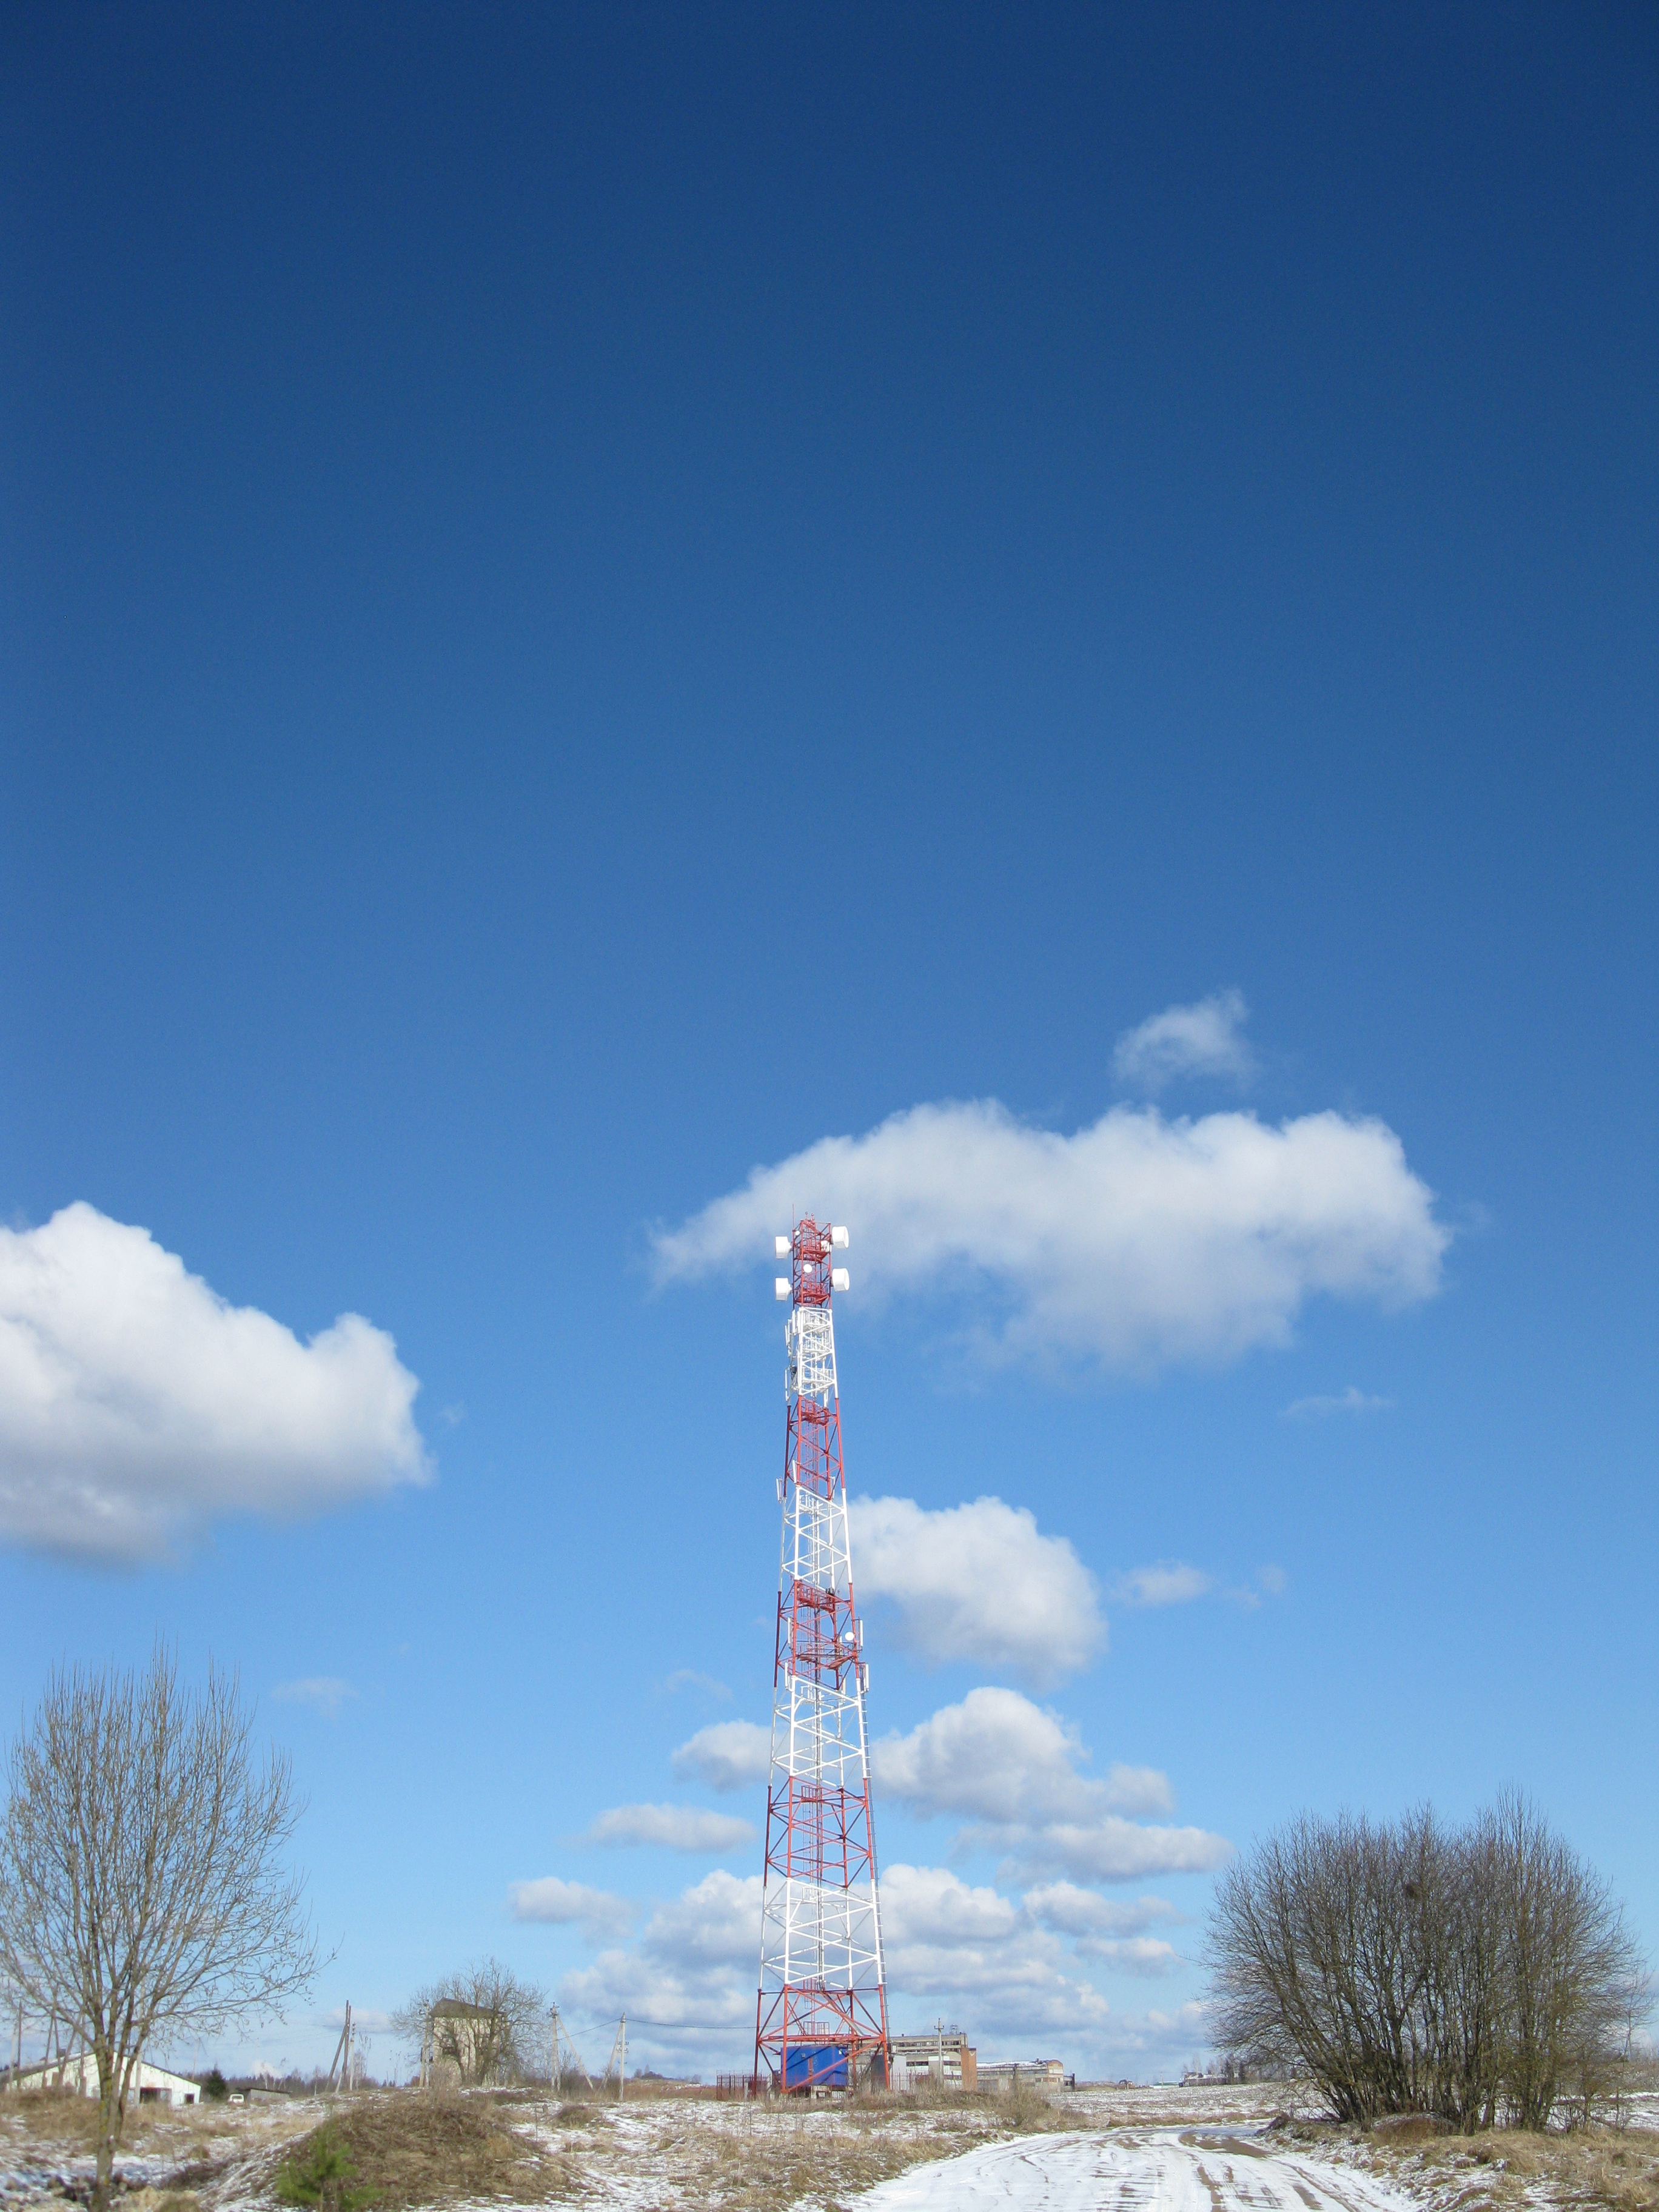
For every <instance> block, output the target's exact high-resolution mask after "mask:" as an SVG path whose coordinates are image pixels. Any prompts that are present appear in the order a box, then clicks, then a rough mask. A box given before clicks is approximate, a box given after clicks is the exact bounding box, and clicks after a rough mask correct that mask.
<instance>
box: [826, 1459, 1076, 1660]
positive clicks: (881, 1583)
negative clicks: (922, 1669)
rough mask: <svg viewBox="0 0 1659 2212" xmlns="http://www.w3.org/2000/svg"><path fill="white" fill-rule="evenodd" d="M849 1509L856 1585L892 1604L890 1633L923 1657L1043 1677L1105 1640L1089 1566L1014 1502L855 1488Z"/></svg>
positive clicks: (869, 1595) (867, 1594)
mask: <svg viewBox="0 0 1659 2212" xmlns="http://www.w3.org/2000/svg"><path fill="white" fill-rule="evenodd" d="M850 1511H851V1521H852V1541H853V1561H854V1575H855V1578H856V1586H857V1589H858V1591H859V1595H860V1597H861V1598H875V1599H878V1600H881V1601H885V1602H886V1603H888V1604H890V1605H891V1607H893V1613H894V1621H893V1629H892V1633H893V1636H894V1639H895V1641H896V1642H897V1643H898V1644H901V1645H902V1646H903V1647H904V1648H905V1649H906V1650H910V1651H914V1652H915V1654H916V1655H917V1656H918V1657H920V1658H921V1659H924V1660H926V1661H927V1662H929V1663H930V1664H932V1665H939V1664H940V1663H942V1662H946V1661H949V1660H957V1659H967V1660H972V1661H974V1662H976V1663H977V1664H979V1665H981V1666H985V1667H1005V1666H1006V1667H1009V1668H1012V1669H1013V1670H1014V1672H1015V1673H1017V1674H1021V1675H1023V1676H1024V1678H1025V1679H1026V1680H1028V1681H1030V1682H1033V1683H1035V1684H1036V1685H1037V1686H1046V1685H1047V1684H1048V1683H1050V1682H1054V1681H1057V1680H1059V1679H1060V1676H1061V1675H1063V1674H1075V1673H1076V1672H1077V1670H1078V1669H1079V1668H1081V1667H1086V1666H1087V1665H1088V1663H1089V1662H1090V1660H1091V1659H1092V1658H1093V1657H1094V1656H1095V1655H1096V1654H1097V1652H1098V1651H1099V1650H1101V1649H1102V1648H1103V1645H1104V1644H1105V1640H1106V1623H1105V1621H1104V1620H1103V1619H1102V1618H1101V1614H1100V1609H1099V1606H1098V1603H1097V1597H1096V1591H1095V1582H1094V1577H1093V1576H1092V1575H1091V1573H1090V1572H1089V1571H1088V1569H1087V1568H1086V1567H1085V1565H1083V1562H1082V1561H1081V1560H1080V1559H1079V1558H1078V1556H1077V1553H1075V1552H1074V1551H1073V1549H1072V1547H1071V1545H1070V1544H1069V1543H1068V1542H1067V1541H1066V1539H1065V1537H1063V1536H1044V1535H1041V1534H1038V1531H1037V1525H1036V1521H1035V1519H1034V1518H1033V1517H1032V1516H1031V1515H1030V1513H1029V1512H1028V1511H1026V1510H1025V1509H1024V1507H1023V1506H1019V1507H1016V1506H1012V1505H1005V1504H1003V1502H1002V1500H1001V1499H1000V1498H975V1499H974V1501H973V1502H972V1504H967V1505H952V1506H947V1507H945V1508H944V1509H943V1510H940V1511H939V1512H929V1511H927V1510H925V1509H924V1508H923V1507H921V1506H920V1505H918V1504H915V1501H914V1500H913V1499H911V1498H855V1499H854V1501H853V1504H852V1506H851V1509H850Z"/></svg>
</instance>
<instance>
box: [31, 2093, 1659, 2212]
mask: <svg viewBox="0 0 1659 2212" xmlns="http://www.w3.org/2000/svg"><path fill="white" fill-rule="evenodd" d="M93 2118H94V2108H93V2107H92V2106H90V2104H89V2103H88V2102H86V2101H85V2100H81V2099H77V2098H54V2097H38V2096H27V2097H20V2098H16V2099H12V2098H0V2208H3V2212H21V2208H22V2207H23V2206H25V2205H28V2204H33V2203H41V2202H42V2201H43V2200H47V2199H50V2198H52V2197H56V2198H58V2200H59V2202H60V2203H61V2201H62V2200H63V2199H64V2197H84V2196H85V2194H86V2193H87V2190H88V2181H89V2177H90V2174H91V2170H92V2159H91V2126H92V2122H93ZM1622 2118H1624V2120H1625V2123H1626V2124H1624V2125H1622V2126H1619V2127H1612V2126H1603V2127H1595V2128H1590V2129H1583V2130H1575V2131H1574V2132H1572V2133H1571V2134H1562V2135H1559V2136H1548V2137H1538V2136H1522V2135H1519V2134H1515V2133H1511V2132H1508V2131H1502V2132H1499V2133H1498V2134H1495V2135H1489V2136H1481V2137H1476V2138H1474V2139H1473V2140H1466V2139H1463V2138H1461V2137H1436V2136H1427V2137H1426V2138H1419V2139H1418V2140H1407V2139H1403V2138H1402V2137H1401V2136H1398V2135H1395V2136H1386V2135H1380V2134H1373V2135H1370V2136H1367V2135H1362V2134H1360V2133H1359V2132H1358V2131H1357V2130H1351V2129H1345V2128H1340V2127H1337V2126H1334V2125H1333V2124H1329V2123H1325V2122H1322V2121H1321V2120H1320V2119H1319V2118H1318V2116H1317V2106H1316V2100H1315V2099H1314V2098H1313V2097H1312V2095H1311V2094H1310V2093H1309V2092H1307V2091H1305V2090H1302V2091H1298V2090H1297V2089H1295V2088H1293V2087H1289V2086H1287V2085H1285V2084H1283V2083H1270V2084H1266V2085H1262V2086H1259V2087H1258V2086H1254V2085H1252V2086H1249V2087H1226V2086H1223V2085H1219V2084H1216V2085H1207V2086H1199V2087H1182V2088H1176V2087H1150V2088H1120V2089H1110V2088H1100V2089H1083V2090H1078V2091H1075V2092H1072V2091H1065V2092H1055V2093H1051V2094H1046V2095H1039V2094H1036V2093H1028V2094H1025V2095H1023V2096H1021V2097H1020V2098H1019V2099H1018V2100H1009V2099H1007V2098H1002V2097H996V2096H983V2097H978V2098H960V2097H950V2096H940V2097H938V2098H917V2099H893V2100H873V2101H870V2102H865V2103H854V2104H846V2105H842V2104H834V2103H823V2104H817V2105H807V2106H803V2105H799V2104H791V2105H787V2106H770V2105H739V2104H720V2103H717V2102H715V2101H714V2100H713V2099H712V2098H710V2097H709V2096H708V2093H707V2092H703V2093H696V2092H686V2091H681V2092H678V2093H676V2092H674V2091H672V2090H670V2089H668V2088H659V2089H654V2090H653V2091H651V2092H648V2093H635V2092H634V2091H632V2090H630V2092H629V2095H628V2097H627V2098H626V2100H624V2101H623V2103H621V2104H620V2105H619V2104H618V2103H617V2101H616V2100H615V2098H614V2095H613V2096H611V2097H610V2098H587V2097H584V2098H581V2099H579V2100H562V2101H560V2100H550V2099H549V2098H548V2097H547V2096H546V2094H545V2093H538V2092H528V2091H526V2092H515V2093H507V2094H502V2095H494V2094H489V2093H468V2094H466V2095H465V2096H455V2095H451V2096H447V2097H446V2096H437V2097H433V2096H429V2095H427V2096H423V2095H422V2094H421V2093H418V2092H416V2091H413V2090H394V2091H374V2092H366V2093H362V2094H361V2095H358V2096H356V2097H351V2098H339V2099H332V2100H316V2099H295V2100H285V2099H284V2100H276V2101H273V2102H270V2103H264V2102H260V2103H255V2104H249V2105H246V2106H196V2107H193V2108H191V2109H189V2110H180V2111H174V2110H168V2109H156V2108H153V2107H152V2108H147V2109H146V2110H145V2111H144V2112H142V2113H134V2114H133V2115H132V2117H131V2119H130V2121H129V2123H128V2132H127V2137H126V2140H125V2143H124V2145H123V2148H122V2153H121V2156H120V2159H119V2161H118V2175H119V2177H120V2179H121V2180H122V2182H123V2184H124V2195H123V2200H122V2204H121V2208H120V2212H277V2201H276V2197H275V2195H274V2190H275V2185H276V2179H277V2175H278V2172H279V2170H280V2168H281V2167H282V2166H283V2161H284V2160H287V2159H291V2158H294V2157H295V2156H296V2155H301V2156H302V2155H303V2154H304V2148H305V2141H306V2139H307V2137H308V2136H311V2135H312V2133H313V2131H314V2130H317V2129H319V2128H323V2127H327V2128H331V2129H332V2130H334V2131H335V2132H336V2133H337V2135H338V2136H339V2137H340V2138H341V2140H342V2141H343V2143H344V2145H345V2148H346V2150H347V2153H348V2154H349V2158H350V2160H351V2162H352V2165H353V2166H354V2168H355V2174H354V2181H355V2183H356V2185H361V2186H364V2187H367V2188H368V2189H369V2190H371V2191H373V2192H374V2194H373V2197H372V2198H371V2200H370V2203H371V2204H372V2207H373V2208H374V2212H415V2208H417V2207H428V2206H430V2207H446V2208H447V2207H454V2208H459V2207H463V2206H472V2205H477V2206H487V2207H489V2208H490V2212H510V2208H513V2207H515V2206H542V2205H548V2204H579V2205H581V2206H583V2207H586V2208H589V2212H703V2208H708V2212H836V2208H846V2212H853V2208H854V2205H855V2203H857V2202H858V2200H860V2199H862V2200H863V2202H862V2204H861V2205H860V2207H859V2212H957V2208H958V2207H959V2208H961V2212H976V2208H980V2207H985V2206H991V2205H995V2206H998V2207H1000V2208H1004V2212H1578V2208H1580V2207H1594V2206H1602V2207H1607V2208H1608V2212H1650V2208H1651V2212H1659V2094H1656V2093H1650V2094H1646V2095H1644V2096H1641V2097H1638V2099H1636V2100H1634V2102H1633V2106H1630V2107H1627V2108H1626V2112H1625V2113H1624V2114H1623V2115H1622ZM1409 2133H1410V2131H1409V2130H1408V2131H1407V2134H1408V2135H1409ZM945 2161H949V2163H948V2164H947V2163H945ZM140 2192H142V2194H141V2193H140ZM169 2197H171V2198H173V2199H174V2200H182V2201H175V2202H173V2203H168V2202H167V2200H168V2198H169Z"/></svg>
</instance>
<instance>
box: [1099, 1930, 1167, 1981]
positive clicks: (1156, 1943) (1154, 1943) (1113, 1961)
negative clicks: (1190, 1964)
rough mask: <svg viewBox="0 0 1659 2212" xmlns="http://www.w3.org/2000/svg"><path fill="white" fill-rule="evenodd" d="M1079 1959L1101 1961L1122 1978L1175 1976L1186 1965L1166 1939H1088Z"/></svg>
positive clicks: (1110, 1937)
mask: <svg viewBox="0 0 1659 2212" xmlns="http://www.w3.org/2000/svg"><path fill="white" fill-rule="evenodd" d="M1077 1954H1078V1956H1079V1959H1098V1960H1100V1961H1101V1963H1102V1965H1103V1966H1115V1967H1116V1968H1117V1970H1118V1972H1119V1973H1121V1974H1145V1975H1153V1974H1172V1973H1174V1972H1175V1971H1176V1967H1177V1966H1182V1965H1184V1964H1185V1963H1186V1962H1185V1961H1184V1960H1183V1959H1182V1955H1181V1954H1180V1952H1179V1951H1177V1950H1176V1947H1175V1945H1174V1944H1173V1943H1170V1942H1165V1941H1164V1937H1163V1936H1085V1937H1083V1938H1082V1940H1081V1941H1080V1942H1079V1944H1078V1947H1077Z"/></svg>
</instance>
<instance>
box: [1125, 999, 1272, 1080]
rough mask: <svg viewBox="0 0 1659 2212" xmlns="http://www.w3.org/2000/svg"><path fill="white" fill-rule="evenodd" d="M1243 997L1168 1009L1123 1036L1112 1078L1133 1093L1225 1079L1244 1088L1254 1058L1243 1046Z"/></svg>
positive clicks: (1245, 1011) (1246, 1014)
mask: <svg viewBox="0 0 1659 2212" xmlns="http://www.w3.org/2000/svg"><path fill="white" fill-rule="evenodd" d="M1249 1012H1250V1010H1249V1007H1248V1006H1246V1005H1245V1003H1244V994H1243V992H1242V991H1218V992H1216V993H1215V994H1214V995H1213V996H1212V997H1211V998H1208V999H1200V1000H1198V1001H1197V1003H1196V1004H1195V1005H1194V1006H1167V1007H1165V1009H1164V1012H1162V1013H1161V1014H1153V1015H1152V1016H1151V1017H1150V1018H1148V1019H1147V1020H1146V1021H1144V1022H1142V1023H1141V1024H1140V1025H1139V1028H1137V1029H1133V1030H1125V1031H1124V1032H1123V1035H1122V1036H1121V1037H1120V1038H1119V1039H1118V1041H1117V1047H1116V1049H1115V1051H1114V1053H1113V1054H1112V1073H1114V1074H1115V1076H1116V1078H1117V1079H1118V1081H1119V1082H1120V1083H1122V1084H1127V1085H1129V1086H1130V1087H1131V1088H1132V1089H1133V1090H1136V1091H1161V1090H1163V1088H1164V1085H1165V1084H1166V1083H1170V1082H1173V1081H1174V1080H1175V1079H1176V1077H1178V1076H1182V1075H1225V1076H1228V1077H1230V1078H1231V1079H1232V1080H1233V1081H1234V1082H1235V1083H1241V1084H1242V1083H1248V1082H1249V1079H1250V1078H1251V1076H1252V1075H1254V1074H1255V1055H1254V1054H1253V1053H1252V1052H1251V1050H1250V1048H1249V1045H1247V1044H1246V1043H1245V1042H1244V1035H1243V1030H1244V1024H1245V1022H1246V1021H1247V1020H1248V1019H1249Z"/></svg>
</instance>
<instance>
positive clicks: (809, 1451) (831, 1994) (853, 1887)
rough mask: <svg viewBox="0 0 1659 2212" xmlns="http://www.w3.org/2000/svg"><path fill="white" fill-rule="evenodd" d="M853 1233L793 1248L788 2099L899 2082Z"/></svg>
mask: <svg viewBox="0 0 1659 2212" xmlns="http://www.w3.org/2000/svg"><path fill="white" fill-rule="evenodd" d="M847 1241H848V1239H847V1232H846V1231H845V1230H842V1229H829V1228H827V1227H823V1228H821V1227H820V1226H819V1225H817V1223H816V1222H813V1221H811V1220H807V1221H803V1222H801V1223H800V1224H799V1225H798V1226H797V1228H796V1230H795V1232H794V1235H793V1237H792V1238H788V1239H785V1238H782V1237H780V1238H779V1240H778V1243H779V1256H780V1257H782V1256H783V1255H784V1254H785V1253H786V1252H787V1253H788V1254H789V1255H790V1257H791V1259H792V1261H793V1267H792V1271H791V1274H790V1277H789V1278H788V1279H784V1278H780V1279H779V1282H778V1295H779V1296H780V1297H788V1298H789V1300H790V1312H789V1320H788V1322H787V1326H786V1328H785V1330H784V1346H785V1365H784V1395H785V1400H786V1404H787V1425H786V1446H785V1459H784V1472H783V1479H782V1480H781V1482H780V1484H779V1486H778V1490H779V1496H780V1499H781V1504H782V1507H783V1528H782V1538H781V1549H780V1556H779V1565H778V1629H777V1647H776V1659H775V1673H774V1687H773V1699H772V1766H771V1778H770V1784H769V1789H768V1793H767V1826H766V1888H765V1901H764V1904H763V1908H762V1917H761V1955H760V1990H759V1998H758V2002H757V2009H756V2023H755V2028H756V2033H755V2070H756V2073H757V2075H765V2076H767V2077H768V2078H769V2081H770V2082H771V2084H772V2085H773V2086H774V2087H777V2088H780V2089H786V2090H795V2089H805V2088H808V2087H815V2086H816V2087H835V2088H840V2087H854V2086H857V2085H858V2084H860V2083H861V2082H867V2081H870V2080H872V2078H873V2079H877V2080H880V2081H884V2080H885V2079H886V2075H887V2009H886V1993H885V1990H884V1987H883V1980H884V1977H883V1971H882V1955H881V1917H880V1909H879V1905H878V1899H877V1893H876V1853H875V1837H874V1831H873V1828H872V1822H871V1815H870V1779H869V1764H868V1759H867V1741H866V1729H865V1711H864V1701H865V1696H866V1691H867V1689H868V1686H869V1669H868V1668H867V1667H866V1665H865V1663H864V1659H863V1656H862V1647H863V1634H862V1630H861V1627H860V1622H859V1620H858V1615H857V1613H856V1610H855V1608H854V1601H853V1572H852V1558H851V1551H850V1547H849V1544H848V1528H847V1485H846V1479H845V1474H844V1472H843V1468H842V1444H841V1407H840V1400H839V1393H838V1391H837V1389H836V1333H835V1322H834V1318H833V1316H832V1312H831V1294H832V1292H833V1291H836V1290H844V1289H845V1288H846V1287H847V1276H846V1274H845V1273H844V1272H843V1271H842V1269H840V1268H833V1267H831V1266H830V1255H831V1252H832V1251H833V1250H835V1249H841V1248H843V1247H844V1246H845V1245H846V1243H847Z"/></svg>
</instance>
